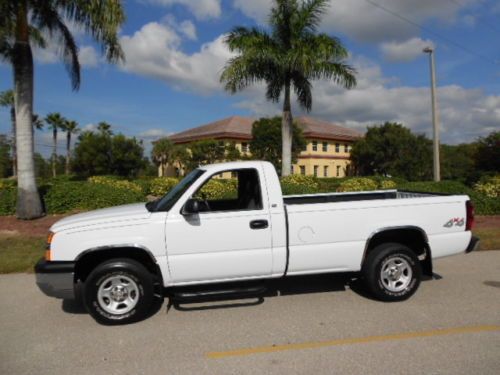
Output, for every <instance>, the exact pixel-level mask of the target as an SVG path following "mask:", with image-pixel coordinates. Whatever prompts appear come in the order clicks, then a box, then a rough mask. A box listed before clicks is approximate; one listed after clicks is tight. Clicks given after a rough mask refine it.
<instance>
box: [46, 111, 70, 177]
mask: <svg viewBox="0 0 500 375" xmlns="http://www.w3.org/2000/svg"><path fill="white" fill-rule="evenodd" d="M45 122H46V123H47V124H48V125H49V129H51V130H52V177H56V162H57V130H58V129H61V130H62V129H63V127H64V124H65V123H66V119H65V118H64V117H62V116H61V114H60V113H58V112H55V113H49V114H48V115H47V117H45Z"/></svg>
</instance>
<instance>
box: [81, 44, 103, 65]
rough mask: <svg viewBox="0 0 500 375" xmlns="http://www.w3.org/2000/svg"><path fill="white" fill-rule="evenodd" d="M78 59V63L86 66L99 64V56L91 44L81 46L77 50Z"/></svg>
mask: <svg viewBox="0 0 500 375" xmlns="http://www.w3.org/2000/svg"><path fill="white" fill-rule="evenodd" d="M78 60H79V61H80V65H82V66H86V67H96V66H97V65H99V56H98V54H97V51H96V50H95V48H94V47H92V46H83V47H82V48H80V50H79V51H78Z"/></svg>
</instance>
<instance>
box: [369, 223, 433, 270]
mask: <svg viewBox="0 0 500 375" xmlns="http://www.w3.org/2000/svg"><path fill="white" fill-rule="evenodd" d="M388 242H395V243H400V244H403V245H405V246H408V247H409V248H410V249H411V250H412V251H413V252H414V253H415V254H416V255H417V257H418V259H419V261H420V265H421V267H422V273H423V274H425V275H428V276H432V256H431V248H430V245H429V239H428V237H427V233H426V232H425V231H424V230H423V229H422V228H421V227H418V226H415V225H404V226H394V227H384V228H380V229H378V230H376V231H374V232H372V233H371V234H370V236H368V239H367V240H366V244H365V249H364V252H363V258H362V260H361V268H363V265H364V263H365V260H366V258H367V256H368V254H369V253H370V252H371V251H373V250H374V249H375V248H376V247H377V246H379V245H381V244H383V243H388Z"/></svg>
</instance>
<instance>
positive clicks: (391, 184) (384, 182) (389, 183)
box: [378, 180, 397, 190]
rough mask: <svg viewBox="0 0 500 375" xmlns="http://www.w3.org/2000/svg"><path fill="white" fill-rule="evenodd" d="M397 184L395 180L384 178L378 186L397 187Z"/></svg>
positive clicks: (382, 187)
mask: <svg viewBox="0 0 500 375" xmlns="http://www.w3.org/2000/svg"><path fill="white" fill-rule="evenodd" d="M396 186H397V184H396V183H395V182H394V181H391V180H382V181H380V183H379V184H378V188H379V189H382V190H386V189H396Z"/></svg>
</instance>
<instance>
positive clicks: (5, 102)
mask: <svg viewBox="0 0 500 375" xmlns="http://www.w3.org/2000/svg"><path fill="white" fill-rule="evenodd" d="M0 106H2V107H9V108H10V122H11V126H12V175H13V176H14V177H17V152H16V109H15V107H14V91H12V90H5V91H2V92H1V93H0Z"/></svg>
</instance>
